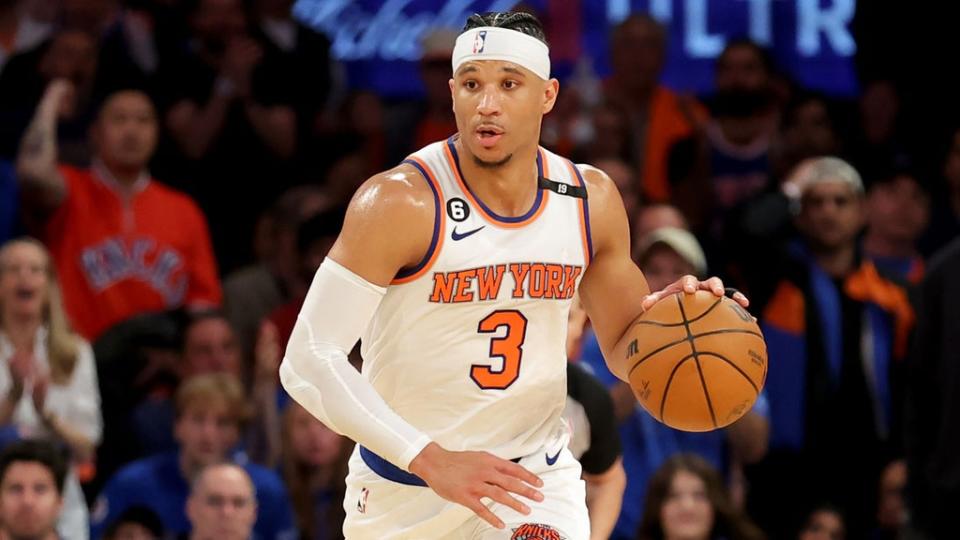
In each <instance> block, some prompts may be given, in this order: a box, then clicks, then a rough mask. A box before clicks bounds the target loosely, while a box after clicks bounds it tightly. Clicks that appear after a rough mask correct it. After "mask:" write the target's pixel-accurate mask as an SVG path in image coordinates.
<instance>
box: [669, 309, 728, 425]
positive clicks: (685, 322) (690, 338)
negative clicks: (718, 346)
mask: <svg viewBox="0 0 960 540" xmlns="http://www.w3.org/2000/svg"><path fill="white" fill-rule="evenodd" d="M717 302H718V303H719V302H720V301H719V300H718V301H717ZM677 305H678V306H680V316H681V317H683V325H684V328H685V329H686V331H687V340H688V341H690V349H691V350H692V351H693V361H694V362H696V363H697V373H698V374H699V375H700V384H701V385H702V386H703V397H705V398H707V409H709V410H710V420H711V421H713V427H714V429H716V428H717V415H716V414H715V413H714V412H713V401H712V400H711V399H710V391H709V390H708V389H707V380H706V379H705V378H704V377H703V368H702V367H700V355H699V353H698V352H697V344H696V343H695V342H694V338H693V333H692V332H691V331H690V321H688V320H687V311H686V310H685V309H683V301H682V300H680V297H679V296H677ZM714 305H716V304H714ZM711 308H712V306H711ZM705 313H706V312H705ZM661 417H662V415H661Z"/></svg>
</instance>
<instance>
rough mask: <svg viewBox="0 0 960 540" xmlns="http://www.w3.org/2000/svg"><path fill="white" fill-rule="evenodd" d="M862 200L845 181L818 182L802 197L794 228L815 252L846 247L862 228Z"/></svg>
mask: <svg viewBox="0 0 960 540" xmlns="http://www.w3.org/2000/svg"><path fill="white" fill-rule="evenodd" d="M863 206H864V205H863V197H861V196H860V195H859V194H858V193H856V192H855V191H854V190H853V189H852V188H851V187H850V186H849V184H846V183H844V182H821V183H818V184H814V185H812V186H810V187H808V188H807V189H806V191H805V193H804V194H803V199H802V202H801V210H800V215H799V216H798V219H797V226H798V227H799V229H800V230H801V231H802V232H803V233H804V236H806V238H807V240H808V241H809V242H810V243H811V244H812V246H813V247H814V248H815V249H818V250H827V251H832V250H836V249H840V248H843V247H847V246H849V245H850V244H852V243H853V242H854V241H855V240H856V237H857V233H859V232H860V229H861V228H862V227H863V222H864V209H863Z"/></svg>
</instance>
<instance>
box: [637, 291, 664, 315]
mask: <svg viewBox="0 0 960 540" xmlns="http://www.w3.org/2000/svg"><path fill="white" fill-rule="evenodd" d="M660 297H661V293H659V292H655V293H653V294H648V295H646V296H644V297H643V300H642V301H641V302H640V307H642V308H643V310H644V311H647V310H648V309H650V308H652V307H653V305H654V304H656V303H657V302H659V301H660Z"/></svg>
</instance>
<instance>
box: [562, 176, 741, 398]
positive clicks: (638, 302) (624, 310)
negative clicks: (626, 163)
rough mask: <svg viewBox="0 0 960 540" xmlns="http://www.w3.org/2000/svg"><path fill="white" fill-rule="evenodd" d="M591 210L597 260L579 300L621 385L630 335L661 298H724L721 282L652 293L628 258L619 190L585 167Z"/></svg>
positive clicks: (692, 282)
mask: <svg viewBox="0 0 960 540" xmlns="http://www.w3.org/2000/svg"><path fill="white" fill-rule="evenodd" d="M583 177H584V180H585V181H586V184H587V192H588V199H587V202H588V204H589V209H590V230H591V233H592V241H593V260H592V261H591V262H590V266H588V267H587V271H586V272H585V273H584V275H583V279H582V280H581V281H580V298H581V300H582V301H583V306H584V308H585V309H586V310H587V314H588V315H589V316H590V320H591V321H592V323H593V328H594V332H596V334H597V341H598V342H599V343H600V349H601V351H603V357H604V359H606V361H607V366H609V368H610V371H611V372H613V374H614V375H616V376H617V377H619V378H620V379H622V380H627V374H626V373H625V372H624V371H623V370H622V369H621V368H622V367H623V364H624V362H620V361H619V359H620V358H625V357H626V351H627V344H628V341H629V340H628V339H626V338H627V335H628V330H629V329H630V327H631V326H632V324H633V323H634V321H636V320H637V318H638V317H640V315H641V314H642V313H643V312H644V310H646V309H649V308H650V306H652V305H653V304H655V303H656V302H657V301H658V300H660V299H661V298H663V297H666V296H669V295H672V294H674V293H677V292H680V291H683V292H686V293H689V294H693V293H694V292H696V291H697V290H698V289H702V290H706V291H711V292H713V293H714V294H716V295H717V296H723V294H724V288H723V282H722V281H720V279H719V278H716V277H713V278H710V279H707V280H706V281H699V280H698V279H697V278H696V277H694V276H684V277H682V278H680V279H679V280H677V281H676V282H674V283H673V284H671V285H669V286H668V287H666V288H665V289H663V290H661V291H656V292H653V293H651V291H650V288H649V287H648V286H647V280H646V279H645V278H644V277H643V272H641V271H640V269H639V268H638V267H637V265H636V264H635V263H634V262H633V260H632V259H631V258H630V228H629V225H628V220H627V212H626V210H624V207H623V200H622V199H621V198H620V193H619V192H618V191H617V188H616V185H615V184H614V183H613V181H612V180H610V178H609V177H608V176H607V175H606V174H605V173H604V172H603V171H601V170H599V169H596V168H593V167H585V168H584V171H583ZM734 300H736V301H737V302H739V303H740V304H741V305H743V306H744V307H746V306H747V304H748V302H747V299H746V297H744V296H743V295H742V294H740V293H736V294H735V295H734Z"/></svg>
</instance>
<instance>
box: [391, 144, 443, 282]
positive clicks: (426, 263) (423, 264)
mask: <svg viewBox="0 0 960 540" xmlns="http://www.w3.org/2000/svg"><path fill="white" fill-rule="evenodd" d="M403 163H405V164H407V165H411V166H413V167H415V168H416V169H417V170H418V171H420V174H421V175H422V176H423V178H424V180H426V182H427V185H429V186H430V191H432V192H433V202H434V212H433V237H432V238H431V239H430V247H429V248H427V253H426V254H425V255H424V256H423V259H421V260H420V262H419V263H417V264H416V266H412V267H409V268H401V269H400V271H399V272H397V275H396V276H395V277H394V278H393V281H391V282H390V284H391V285H402V284H404V283H410V282H411V281H413V280H415V279H417V278H419V277H420V276H422V275H423V274H425V273H426V272H427V270H429V269H430V267H431V266H433V263H434V262H435V261H436V260H437V255H438V254H439V253H440V247H441V246H442V245H443V234H444V229H445V226H446V219H445V216H444V214H443V211H442V207H443V204H442V202H443V190H442V189H441V188H440V182H438V181H437V178H436V176H434V174H433V171H432V170H431V169H430V166H429V165H427V164H426V163H425V162H424V161H423V160H421V159H419V158H417V157H414V156H410V157H408V158H407V159H405V160H403Z"/></svg>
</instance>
